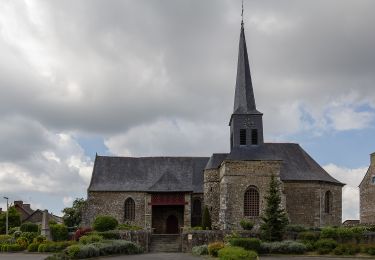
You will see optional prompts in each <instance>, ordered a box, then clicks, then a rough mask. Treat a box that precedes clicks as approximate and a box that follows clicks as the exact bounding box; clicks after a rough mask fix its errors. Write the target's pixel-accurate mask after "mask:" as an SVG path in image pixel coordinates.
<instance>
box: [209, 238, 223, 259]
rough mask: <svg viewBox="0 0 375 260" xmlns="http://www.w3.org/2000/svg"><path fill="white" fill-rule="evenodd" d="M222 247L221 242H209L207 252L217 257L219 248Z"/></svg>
mask: <svg viewBox="0 0 375 260" xmlns="http://www.w3.org/2000/svg"><path fill="white" fill-rule="evenodd" d="M223 247H224V243H223V242H214V243H211V244H209V245H208V253H209V254H210V255H211V256H213V257H217V256H218V253H219V250H220V249H222V248H223Z"/></svg>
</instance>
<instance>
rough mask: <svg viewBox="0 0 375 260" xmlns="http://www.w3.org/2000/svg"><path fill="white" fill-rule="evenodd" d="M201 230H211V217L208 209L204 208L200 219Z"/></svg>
mask: <svg viewBox="0 0 375 260" xmlns="http://www.w3.org/2000/svg"><path fill="white" fill-rule="evenodd" d="M202 228H203V229H211V228H212V227H211V216H210V211H209V210H208V207H205V208H204V211H203V217H202Z"/></svg>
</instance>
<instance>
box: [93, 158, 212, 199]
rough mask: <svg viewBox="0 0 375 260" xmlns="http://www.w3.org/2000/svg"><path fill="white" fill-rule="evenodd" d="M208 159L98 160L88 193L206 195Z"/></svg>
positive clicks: (96, 160)
mask: <svg viewBox="0 0 375 260" xmlns="http://www.w3.org/2000/svg"><path fill="white" fill-rule="evenodd" d="M208 159H209V157H140V158H136V157H112V156H97V157H96V158H95V164H94V170H93V174H92V177H91V183H90V186H89V188H88V190H89V191H145V192H172V191H175V192H183V191H192V192H195V193H203V170H204V167H205V166H206V164H207V162H208Z"/></svg>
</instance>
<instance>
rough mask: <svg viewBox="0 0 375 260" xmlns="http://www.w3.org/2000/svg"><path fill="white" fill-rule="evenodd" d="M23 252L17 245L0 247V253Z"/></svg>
mask: <svg viewBox="0 0 375 260" xmlns="http://www.w3.org/2000/svg"><path fill="white" fill-rule="evenodd" d="M22 250H24V248H22V247H21V246H20V245H19V244H3V245H1V252H19V251H22Z"/></svg>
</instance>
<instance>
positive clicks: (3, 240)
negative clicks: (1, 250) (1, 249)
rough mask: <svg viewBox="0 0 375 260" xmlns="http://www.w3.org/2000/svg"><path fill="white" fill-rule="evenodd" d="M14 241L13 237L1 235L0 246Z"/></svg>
mask: <svg viewBox="0 0 375 260" xmlns="http://www.w3.org/2000/svg"><path fill="white" fill-rule="evenodd" d="M12 240H13V237H12V236H11V235H0V244H5V243H10V242H11V241H12Z"/></svg>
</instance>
